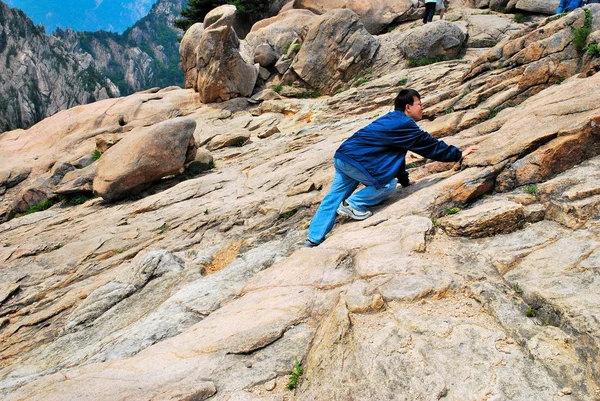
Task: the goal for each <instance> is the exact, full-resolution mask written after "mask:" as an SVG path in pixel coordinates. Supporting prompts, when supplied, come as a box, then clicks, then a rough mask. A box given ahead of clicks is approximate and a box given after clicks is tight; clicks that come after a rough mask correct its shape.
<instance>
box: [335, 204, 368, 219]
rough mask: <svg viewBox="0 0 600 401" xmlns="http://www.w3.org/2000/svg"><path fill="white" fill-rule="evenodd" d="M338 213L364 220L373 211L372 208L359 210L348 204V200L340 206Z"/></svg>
mask: <svg viewBox="0 0 600 401" xmlns="http://www.w3.org/2000/svg"><path fill="white" fill-rule="evenodd" d="M337 214H340V215H342V216H348V217H350V218H351V219H352V220H364V219H366V218H368V217H370V216H371V215H372V214H373V213H372V212H371V211H370V210H367V211H366V212H361V211H358V210H356V209H354V208H353V207H352V206H350V205H349V204H347V203H346V201H343V202H342V204H341V205H340V207H338V210H337Z"/></svg>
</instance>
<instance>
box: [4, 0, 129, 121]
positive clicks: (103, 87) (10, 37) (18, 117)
mask: <svg viewBox="0 0 600 401" xmlns="http://www.w3.org/2000/svg"><path fill="white" fill-rule="evenodd" d="M0 60H2V61H1V62H0V131H5V130H11V129H15V128H19V127H29V126H31V125H33V124H34V123H36V122H38V121H40V120H42V119H43V118H44V117H46V116H49V115H52V114H54V113H56V112H57V111H59V110H64V109H67V108H70V107H73V106H76V105H79V104H85V103H90V102H93V101H96V100H100V99H106V98H108V97H112V96H118V95H119V91H118V89H117V87H116V86H115V85H114V84H113V83H112V82H111V81H110V80H107V79H106V78H104V77H103V76H102V74H101V73H99V72H98V68H97V66H96V64H95V62H94V60H93V59H92V57H91V56H90V55H89V54H73V53H71V52H69V51H68V49H66V48H65V47H64V46H63V44H62V43H61V41H60V40H58V39H57V38H55V37H52V36H47V35H45V34H44V32H43V29H40V28H39V27H36V26H34V25H33V23H32V22H31V20H30V19H29V18H27V16H26V15H25V14H23V13H22V12H21V11H19V10H17V9H11V8H9V7H8V6H7V5H6V4H4V3H3V2H0Z"/></svg>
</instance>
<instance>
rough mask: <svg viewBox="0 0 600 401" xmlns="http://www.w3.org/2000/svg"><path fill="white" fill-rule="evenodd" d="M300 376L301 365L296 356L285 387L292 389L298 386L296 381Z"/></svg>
mask: <svg viewBox="0 0 600 401" xmlns="http://www.w3.org/2000/svg"><path fill="white" fill-rule="evenodd" d="M301 376H302V365H301V364H300V362H299V361H298V358H296V362H295V364H294V369H292V371H291V372H290V380H289V382H288V384H287V388H288V389H289V390H294V389H295V388H296V387H298V381H299V380H300V377H301Z"/></svg>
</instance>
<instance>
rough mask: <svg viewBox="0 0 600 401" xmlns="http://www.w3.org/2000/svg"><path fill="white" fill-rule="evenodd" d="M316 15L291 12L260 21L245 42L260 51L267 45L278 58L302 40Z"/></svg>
mask: <svg viewBox="0 0 600 401" xmlns="http://www.w3.org/2000/svg"><path fill="white" fill-rule="evenodd" d="M315 18H316V15H315V14H314V13H312V12H310V11H308V10H289V11H286V12H282V13H281V14H279V15H277V16H275V17H271V18H267V19H264V20H261V21H258V22H257V23H256V24H254V26H252V30H251V31H250V33H249V34H248V35H247V36H246V38H245V39H244V41H245V42H246V43H248V45H249V46H250V47H252V48H253V49H255V57H256V51H258V47H259V46H260V45H264V44H267V45H269V47H270V48H271V49H273V51H275V52H276V53H277V58H279V57H280V56H281V55H282V54H284V53H286V47H287V46H290V45H291V43H292V42H294V41H295V40H297V39H298V38H300V35H301V33H302V30H303V29H304V28H305V27H306V26H308V25H309V24H310V23H311V22H312V21H313V20H314V19H315Z"/></svg>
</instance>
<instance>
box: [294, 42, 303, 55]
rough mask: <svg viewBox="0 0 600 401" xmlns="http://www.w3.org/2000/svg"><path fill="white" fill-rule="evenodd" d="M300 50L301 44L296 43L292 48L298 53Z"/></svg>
mask: <svg viewBox="0 0 600 401" xmlns="http://www.w3.org/2000/svg"><path fill="white" fill-rule="evenodd" d="M300 49H302V43H298V44H296V45H295V46H294V51H295V52H296V53H298V52H299V51H300Z"/></svg>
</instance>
